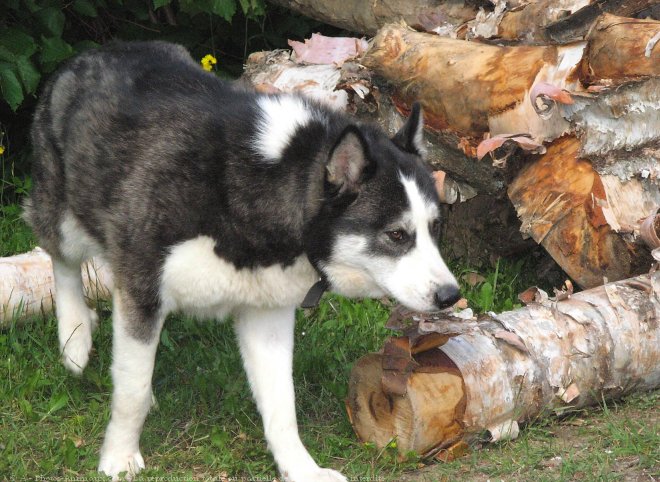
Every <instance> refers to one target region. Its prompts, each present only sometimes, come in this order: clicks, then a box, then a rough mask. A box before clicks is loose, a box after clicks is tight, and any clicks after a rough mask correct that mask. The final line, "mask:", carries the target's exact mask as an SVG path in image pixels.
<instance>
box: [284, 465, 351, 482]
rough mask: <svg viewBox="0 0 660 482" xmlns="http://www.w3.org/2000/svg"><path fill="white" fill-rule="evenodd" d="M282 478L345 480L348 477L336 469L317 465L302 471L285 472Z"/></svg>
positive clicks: (323, 481)
mask: <svg viewBox="0 0 660 482" xmlns="http://www.w3.org/2000/svg"><path fill="white" fill-rule="evenodd" d="M284 480H285V481H287V482H347V480H348V479H346V477H344V476H343V475H341V474H340V473H339V472H337V471H336V470H332V469H322V468H320V467H317V468H316V469H314V470H308V471H304V472H298V471H291V472H285V473H284Z"/></svg>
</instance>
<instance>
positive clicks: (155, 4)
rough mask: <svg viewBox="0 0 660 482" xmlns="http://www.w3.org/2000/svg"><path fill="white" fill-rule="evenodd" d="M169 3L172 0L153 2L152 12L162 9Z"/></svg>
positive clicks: (156, 0) (154, 0)
mask: <svg viewBox="0 0 660 482" xmlns="http://www.w3.org/2000/svg"><path fill="white" fill-rule="evenodd" d="M171 2H172V0H153V3H154V10H155V9H157V8H160V7H164V6H165V5H169V4H170V3H171Z"/></svg>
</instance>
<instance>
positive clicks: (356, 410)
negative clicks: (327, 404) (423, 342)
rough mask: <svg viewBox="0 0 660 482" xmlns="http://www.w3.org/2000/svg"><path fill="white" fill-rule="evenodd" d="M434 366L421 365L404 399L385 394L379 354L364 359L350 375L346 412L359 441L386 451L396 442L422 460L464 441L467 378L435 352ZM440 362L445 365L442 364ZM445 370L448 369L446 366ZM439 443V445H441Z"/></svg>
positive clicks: (400, 447) (424, 363)
mask: <svg viewBox="0 0 660 482" xmlns="http://www.w3.org/2000/svg"><path fill="white" fill-rule="evenodd" d="M425 353H427V357H428V353H433V354H434V357H433V358H437V360H436V361H435V362H436V363H435V364H436V366H435V367H433V365H432V363H431V362H430V360H429V361H428V362H423V363H422V366H424V367H425V368H422V370H430V371H431V372H428V373H427V372H422V371H416V372H415V373H413V374H412V375H411V376H410V378H409V379H408V390H407V393H406V395H404V396H397V395H393V394H389V393H386V392H385V391H384V390H383V387H382V384H381V377H382V374H383V369H382V361H383V356H382V355H380V354H370V355H367V356H365V357H363V358H362V359H360V360H359V361H358V362H357V364H356V365H355V367H354V368H353V373H352V375H351V381H350V385H349V394H348V400H347V408H348V411H349V413H350V414H351V417H350V418H351V422H352V424H353V427H354V429H355V432H356V433H357V435H358V437H359V438H360V439H361V440H364V441H371V442H373V443H375V444H376V445H377V446H378V447H386V446H387V445H388V444H389V443H390V442H391V441H392V440H395V441H396V446H397V449H398V451H399V453H401V454H404V455H405V454H406V453H408V452H411V451H413V452H416V453H418V454H421V455H425V454H428V453H429V452H433V451H435V449H440V448H444V447H446V446H447V445H450V444H451V443H453V442H455V441H457V440H458V439H460V437H461V435H462V426H461V420H462V417H463V411H464V409H465V400H464V399H465V397H464V390H463V378H462V377H461V376H460V373H459V372H458V370H457V369H456V368H455V367H453V366H450V365H453V363H451V361H450V360H449V359H448V358H447V357H446V356H444V354H443V353H442V352H441V351H439V350H432V351H431V352H425ZM440 358H442V359H440ZM443 365H444V366H443ZM439 442H441V443H440V444H439Z"/></svg>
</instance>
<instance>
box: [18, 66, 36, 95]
mask: <svg viewBox="0 0 660 482" xmlns="http://www.w3.org/2000/svg"><path fill="white" fill-rule="evenodd" d="M16 70H18V76H19V78H20V79H21V83H22V84H23V89H24V90H25V93H26V94H32V93H33V92H35V91H36V90H37V87H39V81H40V80H41V74H40V73H39V71H38V70H37V69H36V68H35V66H34V65H33V64H32V61H31V60H30V59H28V58H26V57H19V58H18V59H17V60H16Z"/></svg>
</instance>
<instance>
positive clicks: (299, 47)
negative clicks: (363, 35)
mask: <svg viewBox="0 0 660 482" xmlns="http://www.w3.org/2000/svg"><path fill="white" fill-rule="evenodd" d="M288 42H289V45H290V46H291V48H292V49H293V50H294V52H295V53H296V62H298V63H307V64H335V65H342V64H343V63H344V62H346V61H347V60H350V59H354V58H355V57H358V56H359V55H362V54H363V53H364V52H365V51H366V50H367V47H368V45H367V41H366V40H364V39H359V38H354V37H326V36H324V35H321V34H318V33H315V34H312V38H311V39H306V40H305V43H303V42H297V41H295V40H289V41H288Z"/></svg>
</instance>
